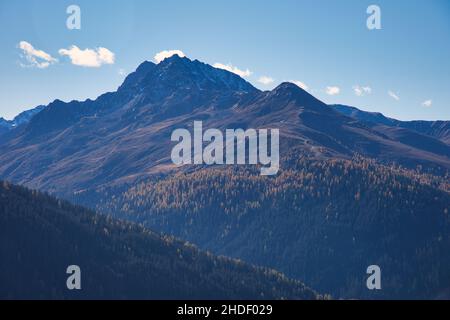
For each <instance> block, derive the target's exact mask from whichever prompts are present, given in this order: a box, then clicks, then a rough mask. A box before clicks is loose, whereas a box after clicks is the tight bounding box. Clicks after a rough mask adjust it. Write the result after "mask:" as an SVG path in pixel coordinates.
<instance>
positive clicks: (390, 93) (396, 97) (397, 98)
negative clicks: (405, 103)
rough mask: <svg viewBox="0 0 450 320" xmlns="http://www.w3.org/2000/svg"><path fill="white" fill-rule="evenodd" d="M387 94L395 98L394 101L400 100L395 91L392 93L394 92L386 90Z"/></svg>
mask: <svg viewBox="0 0 450 320" xmlns="http://www.w3.org/2000/svg"><path fill="white" fill-rule="evenodd" d="M388 95H389V96H390V97H391V98H392V99H394V100H396V101H399V100H400V97H399V96H398V95H397V94H396V93H394V92H392V91H388Z"/></svg>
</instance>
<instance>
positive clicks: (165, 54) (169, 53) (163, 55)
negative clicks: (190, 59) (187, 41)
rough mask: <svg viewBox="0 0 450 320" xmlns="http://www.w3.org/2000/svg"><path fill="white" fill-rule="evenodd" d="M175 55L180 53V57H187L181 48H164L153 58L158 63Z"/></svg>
mask: <svg viewBox="0 0 450 320" xmlns="http://www.w3.org/2000/svg"><path fill="white" fill-rule="evenodd" d="M173 55H178V56H179V57H180V58H183V57H186V55H185V54H184V52H183V51H181V50H164V51H161V52H158V53H157V54H156V55H155V57H154V58H153V59H154V60H155V62H156V63H160V62H161V61H164V59H167V58H170V57H171V56H173Z"/></svg>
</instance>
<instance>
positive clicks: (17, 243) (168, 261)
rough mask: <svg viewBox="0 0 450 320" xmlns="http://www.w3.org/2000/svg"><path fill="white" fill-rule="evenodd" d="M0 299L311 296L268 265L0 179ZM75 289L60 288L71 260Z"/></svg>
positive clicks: (313, 294) (274, 297) (64, 286)
mask: <svg viewBox="0 0 450 320" xmlns="http://www.w3.org/2000/svg"><path fill="white" fill-rule="evenodd" d="M0 261H1V262H0V282H1V284H2V285H1V286H0V299H207V300H208V299H281V298H284V299H286V298H287V299H317V298H319V296H318V295H317V294H316V293H315V292H313V291H312V290H310V289H308V288H307V287H305V286H304V285H303V284H302V283H301V282H299V281H294V280H290V279H288V278H286V277H285V276H284V275H282V274H280V273H278V272H276V271H274V270H270V269H264V268H257V267H254V266H251V265H248V264H245V263H243V262H240V261H236V260H232V259H228V258H225V257H216V256H213V255H211V254H210V253H205V252H201V251H199V250H198V249H196V248H195V247H194V246H192V245H189V244H187V243H184V242H181V241H179V240H176V239H173V238H170V237H165V238H162V237H160V236H159V235H157V234H155V233H153V232H151V231H149V230H146V229H144V228H142V227H140V226H138V225H135V224H130V223H127V222H123V221H116V220H113V219H111V218H108V217H106V216H101V215H96V214H95V213H94V212H92V211H89V210H86V209H84V208H81V207H76V206H72V205H70V204H69V203H67V202H65V201H61V200H57V199H54V198H52V197H49V196H48V195H45V194H40V193H37V192H35V191H30V190H27V189H24V188H21V187H17V186H14V185H11V184H8V183H6V182H2V181H0ZM74 264H75V265H78V266H79V267H80V268H81V290H79V291H77V290H74V291H70V290H68V289H67V288H66V279H67V277H68V276H69V275H68V274H66V269H67V267H68V266H69V265H74Z"/></svg>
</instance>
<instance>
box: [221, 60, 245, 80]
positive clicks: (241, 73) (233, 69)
mask: <svg viewBox="0 0 450 320" xmlns="http://www.w3.org/2000/svg"><path fill="white" fill-rule="evenodd" d="M213 67H214V68H217V69H223V70H227V71H229V72H233V73H235V74H237V75H238V76H240V77H242V78H245V77H249V76H250V75H251V74H252V72H251V71H250V70H248V69H247V70H245V71H244V70H241V69H239V68H237V67H235V66H233V65H232V64H223V63H219V62H217V63H214V65H213Z"/></svg>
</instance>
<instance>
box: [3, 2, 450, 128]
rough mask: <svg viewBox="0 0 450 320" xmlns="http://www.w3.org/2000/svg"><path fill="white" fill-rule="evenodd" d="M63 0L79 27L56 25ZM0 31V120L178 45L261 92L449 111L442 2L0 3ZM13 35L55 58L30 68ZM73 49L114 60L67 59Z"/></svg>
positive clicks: (402, 114)
mask: <svg viewBox="0 0 450 320" xmlns="http://www.w3.org/2000/svg"><path fill="white" fill-rule="evenodd" d="M71 4H76V5H78V6H79V7H80V8H81V30H69V29H68V28H67V27H66V19H67V17H68V14H67V13H66V8H67V7H68V6H69V5H71ZM371 4H376V5H378V6H379V7H380V9H381V23H382V29H381V30H368V28H367V27H366V19H367V17H368V14H367V13H366V9H367V7H368V6H369V5H371ZM0 29H1V37H0V39H1V42H0V49H1V50H0V59H1V61H2V63H1V64H0V88H1V89H0V117H5V118H7V119H11V118H12V117H14V116H15V115H16V114H18V113H19V112H20V111H23V110H25V109H29V108H32V107H34V106H37V105H40V104H48V103H49V102H51V101H53V100H54V99H56V98H58V99H61V100H65V101H70V100H73V99H79V100H84V99H87V98H95V97H97V96H98V95H100V94H101V93H104V92H106V91H113V90H115V89H116V88H117V87H118V86H119V85H120V84H121V82H122V81H123V79H124V77H125V74H127V73H130V72H132V71H133V70H135V69H136V67H137V66H138V65H139V64H140V63H141V62H143V61H144V60H152V59H153V57H154V56H155V54H156V53H158V52H160V51H162V50H172V49H173V50H175V49H177V50H181V51H183V52H184V53H185V54H186V55H187V56H188V57H189V58H191V59H199V60H201V61H204V62H207V63H210V64H215V63H221V64H223V65H228V64H231V65H233V66H235V67H236V68H238V69H240V70H242V71H247V70H249V71H250V72H251V75H249V76H246V77H245V79H247V80H248V81H250V82H251V83H252V84H254V85H255V86H257V87H258V88H260V89H263V90H269V89H272V88H274V87H275V86H276V85H278V84H279V83H281V82H283V81H298V82H299V83H300V82H301V83H303V84H305V85H306V86H307V87H308V90H309V91H310V92H311V93H312V94H314V95H315V96H317V97H318V98H320V99H322V100H323V101H325V102H327V103H343V104H349V105H354V106H357V107H359V108H361V109H363V110H369V111H380V112H383V113H384V114H386V115H388V116H391V117H395V118H398V119H404V120H411V119H424V120H435V119H443V120H450V103H449V102H450V59H449V58H450V1H448V0H409V1H403V0H396V1H391V0H389V1H384V0H383V1H375V0H373V1H365V0H342V1H337V0H319V1H317V0H316V1H313V0H305V1H300V0H292V1H287V0H286V1H269V0H266V1H256V0H246V1H242V0H240V1H234V0H227V1H214V0H203V1H200V0H198V1H195V0H192V1H170V0H169V1H144V0H141V1H138V0H135V1H131V0H127V1H125V0H123V1H100V0H98V1H92V0H90V1H84V0H71V1H64V0H62V1H54V0H39V1H33V0H26V1H25V0H15V1H11V0H9V1H6V0H0ZM21 41H24V42H26V43H27V44H29V45H32V46H33V48H34V49H35V50H42V51H43V52H45V53H46V54H48V55H49V56H51V59H55V60H50V63H49V66H48V67H45V68H44V67H43V65H40V66H41V68H38V67H37V64H33V63H31V62H30V61H27V60H26V55H25V51H24V50H23V49H21V48H20V47H19V43H21ZM72 46H77V47H78V48H80V50H85V49H87V48H89V49H91V50H94V51H92V52H91V53H93V54H94V58H95V57H96V54H98V52H97V51H95V50H97V48H106V49H107V51H106V52H107V53H111V54H113V55H114V57H113V59H112V57H111V56H108V55H106V58H105V59H103V58H102V59H103V60H102V59H100V60H99V61H100V62H98V65H99V66H98V65H97V66H95V67H93V65H92V63H91V66H90V67H86V66H79V65H75V64H73V63H72V61H71V56H68V52H72V51H69V50H70V48H72ZM61 49H63V50H64V49H65V50H66V51H62V52H65V53H66V54H65V55H64V54H60V52H61ZM41 53H42V52H41ZM56 60H57V61H56ZM95 61H97V60H95ZM95 61H94V64H95ZM42 62H45V60H42V59H37V63H42ZM262 77H266V78H263V79H261V78H262ZM269 78H270V79H269ZM271 79H272V80H273V82H270V80H271ZM258 80H266V81H265V82H266V84H263V83H260V82H259V81H258ZM327 88H328V90H327ZM337 88H338V89H337ZM327 91H328V93H327ZM337 91H339V92H337ZM389 92H390V93H391V94H389ZM329 93H334V95H329ZM357 93H358V94H359V95H358V94H357Z"/></svg>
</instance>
